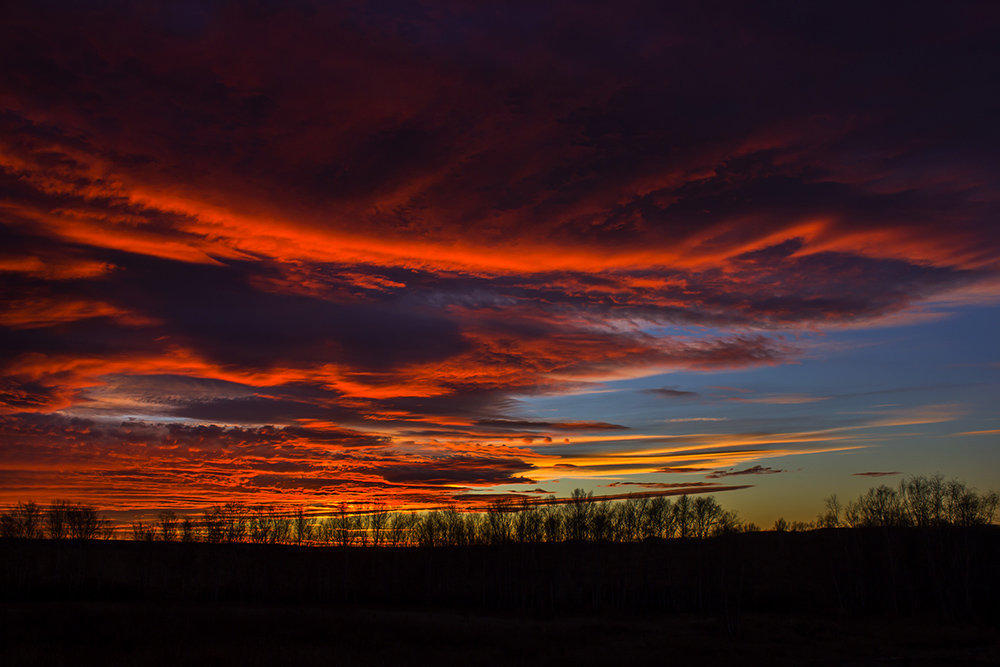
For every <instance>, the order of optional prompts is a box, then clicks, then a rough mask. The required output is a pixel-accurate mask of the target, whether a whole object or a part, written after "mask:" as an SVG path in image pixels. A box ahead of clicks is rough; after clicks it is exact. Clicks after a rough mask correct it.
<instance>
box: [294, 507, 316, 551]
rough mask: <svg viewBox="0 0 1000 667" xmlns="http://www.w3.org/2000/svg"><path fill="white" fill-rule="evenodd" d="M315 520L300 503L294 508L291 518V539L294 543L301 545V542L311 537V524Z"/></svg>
mask: <svg viewBox="0 0 1000 667" xmlns="http://www.w3.org/2000/svg"><path fill="white" fill-rule="evenodd" d="M314 523H315V520H314V519H313V518H312V517H310V516H309V515H307V514H306V509H305V508H304V507H302V506H301V505H300V506H299V507H298V509H296V510H295V516H294V518H293V519H292V539H293V540H294V541H295V544H296V545H299V546H301V545H302V543H303V542H308V541H309V540H310V539H312V533H313V525H314Z"/></svg>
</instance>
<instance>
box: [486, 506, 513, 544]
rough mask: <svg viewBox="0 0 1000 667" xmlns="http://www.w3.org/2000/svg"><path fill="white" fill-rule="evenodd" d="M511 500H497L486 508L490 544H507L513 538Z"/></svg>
mask: <svg viewBox="0 0 1000 667" xmlns="http://www.w3.org/2000/svg"><path fill="white" fill-rule="evenodd" d="M512 509H513V508H512V507H511V499H510V498H497V499H496V500H494V501H493V502H491V503H490V504H489V505H488V506H487V508H486V540H487V542H489V543H490V544H505V543H507V542H510V541H511V538H512V537H513V524H514V522H513V517H512V516H511V515H512Z"/></svg>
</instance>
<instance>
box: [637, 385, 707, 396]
mask: <svg viewBox="0 0 1000 667" xmlns="http://www.w3.org/2000/svg"><path fill="white" fill-rule="evenodd" d="M642 393H644V394H653V395H654V396H663V397H665V398H695V397H696V396H698V392H696V391H683V390H681V389H675V388H674V387H654V388H651V389H643V390H642Z"/></svg>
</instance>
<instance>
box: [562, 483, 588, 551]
mask: <svg viewBox="0 0 1000 667" xmlns="http://www.w3.org/2000/svg"><path fill="white" fill-rule="evenodd" d="M593 499H594V492H593V491H584V490H583V489H573V493H572V494H571V495H570V497H569V504H568V505H567V506H566V509H567V514H566V532H567V534H568V537H569V539H571V540H585V539H587V537H588V534H589V532H590V515H591V513H592V511H593V505H592V501H593Z"/></svg>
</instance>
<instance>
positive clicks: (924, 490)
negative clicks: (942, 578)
mask: <svg viewBox="0 0 1000 667" xmlns="http://www.w3.org/2000/svg"><path fill="white" fill-rule="evenodd" d="M998 503H1000V496H998V494H997V492H995V491H990V492H986V493H979V492H977V491H976V490H975V489H971V488H969V487H967V486H966V485H965V483H963V482H960V481H957V480H950V481H946V480H945V478H944V477H943V476H942V475H933V476H931V477H926V476H912V477H909V478H907V479H904V480H902V481H901V482H900V484H899V487H898V488H897V489H894V488H892V487H889V486H886V485H880V486H877V487H873V488H871V489H869V490H868V492H867V493H865V494H862V495H861V496H859V497H858V499H857V500H855V501H851V502H848V503H847V504H846V505H841V503H840V501H839V500H838V499H837V497H836V495H833V496H830V497H829V498H827V499H826V501H825V509H824V511H823V512H822V513H821V514H820V515H819V516H818V517H817V520H816V521H815V522H792V523H789V522H786V521H785V520H784V519H778V520H777V521H776V522H775V524H774V526H773V530H776V531H785V530H810V529H814V528H834V527H841V526H846V527H852V528H865V527H905V526H916V527H931V526H977V525H988V524H991V523H993V521H994V518H995V517H996V512H997V509H998ZM758 530H760V529H759V527H757V526H756V525H754V524H753V523H748V522H744V521H743V520H742V519H740V517H739V515H738V514H737V513H736V512H734V511H731V510H726V509H724V508H723V507H722V506H721V505H720V504H719V503H718V501H717V500H716V499H715V497H714V496H697V497H694V498H692V497H690V496H687V495H683V496H680V497H679V498H677V499H676V500H671V499H670V498H667V497H663V496H656V497H647V496H641V495H635V496H629V497H626V498H624V499H620V500H614V501H611V500H608V499H599V498H596V499H595V498H594V497H593V494H592V493H591V492H585V491H583V490H582V489H576V490H575V491H574V492H573V493H572V495H571V496H570V497H569V498H567V499H565V500H562V501H560V500H557V499H556V498H555V497H553V496H550V497H549V498H547V499H544V500H541V501H539V500H530V499H521V500H520V501H514V500H513V499H498V500H496V501H494V502H492V503H490V504H489V505H488V506H487V507H486V508H485V510H482V511H463V510H460V509H459V508H458V507H457V506H448V507H445V508H443V509H436V510H430V511H424V512H403V511H390V510H389V509H388V508H384V507H372V508H368V509H365V510H353V509H351V508H349V507H348V506H347V505H341V506H340V507H339V508H338V510H337V511H336V512H334V513H333V514H332V515H331V516H327V517H324V518H317V517H314V516H312V515H311V514H310V513H309V512H308V511H307V510H306V509H305V508H303V507H299V508H296V509H293V510H288V509H284V508H278V507H275V506H249V505H245V504H243V503H238V502H229V503H225V504H223V505H217V506H214V507H211V508H208V509H206V510H204V511H203V512H202V513H201V514H200V515H195V516H183V517H179V516H177V514H176V513H175V512H172V511H165V512H161V513H160V514H159V515H158V517H157V519H156V520H155V521H154V522H150V523H144V522H142V521H137V522H134V523H133V524H132V525H131V526H130V527H129V528H126V529H124V530H119V531H118V532H117V533H116V531H115V529H114V527H113V526H112V524H111V522H110V521H109V520H108V519H106V518H104V517H102V516H101V515H100V514H99V513H98V511H97V509H96V508H95V507H92V506H88V505H83V504H75V503H70V502H68V501H55V502H54V503H52V505H50V506H48V507H41V506H39V505H36V504H35V503H33V502H28V503H18V504H17V505H15V506H14V507H13V508H11V509H10V510H9V511H7V512H4V513H3V514H0V536H2V537H13V538H30V539H39V538H43V537H48V538H51V539H63V538H71V539H77V540H86V539H97V538H105V539H110V538H112V537H115V536H117V537H123V538H125V539H129V538H131V539H132V540H137V541H156V540H158V541H164V542H172V541H182V542H208V543H254V544H295V545H339V546H344V547H347V546H368V545H371V546H432V547H433V546H476V545H501V544H511V543H522V544H527V543H536V542H563V541H568V540H576V541H595V542H639V541H644V540H649V539H671V538H707V537H712V536H716V535H722V534H733V533H741V532H755V531H758Z"/></svg>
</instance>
